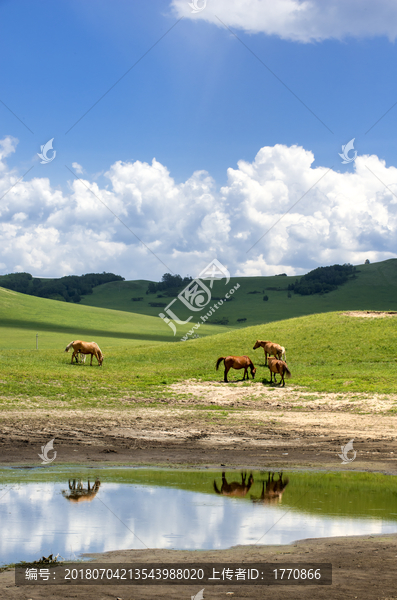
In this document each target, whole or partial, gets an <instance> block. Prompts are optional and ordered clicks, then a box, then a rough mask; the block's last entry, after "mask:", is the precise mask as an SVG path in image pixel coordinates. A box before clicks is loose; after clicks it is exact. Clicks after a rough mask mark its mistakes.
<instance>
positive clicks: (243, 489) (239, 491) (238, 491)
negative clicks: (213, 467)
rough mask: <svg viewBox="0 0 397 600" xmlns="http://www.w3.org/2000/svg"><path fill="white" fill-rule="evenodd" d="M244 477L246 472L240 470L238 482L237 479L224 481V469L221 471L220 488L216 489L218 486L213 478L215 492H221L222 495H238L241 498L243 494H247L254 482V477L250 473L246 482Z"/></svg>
mask: <svg viewBox="0 0 397 600" xmlns="http://www.w3.org/2000/svg"><path fill="white" fill-rule="evenodd" d="M246 478H247V473H243V472H241V483H239V482H238V481H231V482H230V483H228V482H227V481H226V474H225V471H223V473H222V487H221V489H220V490H219V489H218V486H217V485H216V480H215V479H214V490H215V493H216V494H221V495H222V496H239V497H241V498H243V497H244V496H246V495H247V494H248V491H249V489H250V487H251V486H252V484H253V483H254V477H253V475H252V473H251V475H250V476H249V477H248V482H247V483H246V482H245V480H246Z"/></svg>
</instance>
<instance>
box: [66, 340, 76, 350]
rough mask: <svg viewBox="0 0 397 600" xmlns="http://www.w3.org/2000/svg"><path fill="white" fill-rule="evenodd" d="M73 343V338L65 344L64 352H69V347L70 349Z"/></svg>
mask: <svg viewBox="0 0 397 600" xmlns="http://www.w3.org/2000/svg"><path fill="white" fill-rule="evenodd" d="M73 344H74V340H73V342H70V344H68V345H67V346H66V348H65V352H69V349H70V347H71V346H73Z"/></svg>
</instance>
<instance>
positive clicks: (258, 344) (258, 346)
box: [252, 340, 261, 350]
mask: <svg viewBox="0 0 397 600" xmlns="http://www.w3.org/2000/svg"><path fill="white" fill-rule="evenodd" d="M260 347H261V344H260V341H259V340H256V342H255V346H254V347H253V348H252V349H253V350H256V349H257V348H260Z"/></svg>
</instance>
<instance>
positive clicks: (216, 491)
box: [214, 479, 222, 494]
mask: <svg viewBox="0 0 397 600" xmlns="http://www.w3.org/2000/svg"><path fill="white" fill-rule="evenodd" d="M214 490H215V494H221V493H222V492H220V491H219V490H218V486H217V485H216V480H215V479H214Z"/></svg>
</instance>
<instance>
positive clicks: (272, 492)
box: [251, 472, 289, 504]
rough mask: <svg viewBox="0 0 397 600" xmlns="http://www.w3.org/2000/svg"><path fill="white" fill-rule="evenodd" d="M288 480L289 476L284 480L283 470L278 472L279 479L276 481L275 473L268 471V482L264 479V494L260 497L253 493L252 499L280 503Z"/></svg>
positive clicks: (266, 502) (265, 502) (264, 502)
mask: <svg viewBox="0 0 397 600" xmlns="http://www.w3.org/2000/svg"><path fill="white" fill-rule="evenodd" d="M288 482H289V479H288V477H287V478H286V479H284V481H283V473H282V472H281V473H279V474H278V480H277V481H274V473H268V477H267V482H265V480H263V481H262V494H261V495H260V496H259V498H258V497H255V496H252V495H251V500H252V501H253V502H263V504H278V503H279V502H281V499H282V496H283V494H284V490H285V488H286V487H287V485H288ZM265 483H266V490H265Z"/></svg>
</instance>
